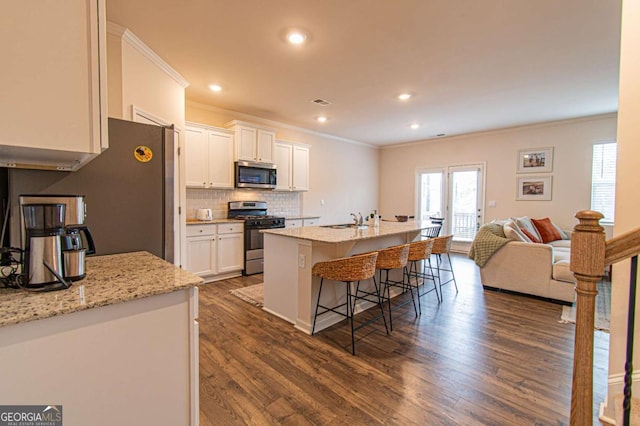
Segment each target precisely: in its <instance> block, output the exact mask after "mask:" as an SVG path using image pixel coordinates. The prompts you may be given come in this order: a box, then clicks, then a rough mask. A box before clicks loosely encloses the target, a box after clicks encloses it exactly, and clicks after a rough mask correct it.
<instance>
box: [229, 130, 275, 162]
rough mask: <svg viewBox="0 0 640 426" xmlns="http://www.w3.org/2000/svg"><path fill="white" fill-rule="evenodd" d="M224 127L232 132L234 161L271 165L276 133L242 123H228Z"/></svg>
mask: <svg viewBox="0 0 640 426" xmlns="http://www.w3.org/2000/svg"><path fill="white" fill-rule="evenodd" d="M225 127H227V128H229V129H231V130H232V131H233V132H234V137H235V147H236V148H235V160H236V161H237V160H240V161H258V162H261V163H273V161H274V148H275V142H276V131H275V130H274V129H269V128H266V127H261V126H258V125H255V124H251V123H246V122H244V121H238V120H234V121H230V122H229V123H227V124H225Z"/></svg>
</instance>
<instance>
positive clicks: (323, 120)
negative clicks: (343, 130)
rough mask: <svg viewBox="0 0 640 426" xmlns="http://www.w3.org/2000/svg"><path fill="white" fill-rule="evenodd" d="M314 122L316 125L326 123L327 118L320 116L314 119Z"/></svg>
mask: <svg viewBox="0 0 640 426" xmlns="http://www.w3.org/2000/svg"><path fill="white" fill-rule="evenodd" d="M316 120H317V121H318V123H326V122H327V120H328V118H327V117H325V116H324V115H321V116H320V117H318V118H316Z"/></svg>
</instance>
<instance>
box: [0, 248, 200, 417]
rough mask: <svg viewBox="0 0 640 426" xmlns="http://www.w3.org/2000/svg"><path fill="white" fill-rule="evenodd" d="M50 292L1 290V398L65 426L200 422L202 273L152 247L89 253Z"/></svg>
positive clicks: (3, 401)
mask: <svg viewBox="0 0 640 426" xmlns="http://www.w3.org/2000/svg"><path fill="white" fill-rule="evenodd" d="M86 271H87V276H86V278H85V279H83V280H81V281H77V282H75V283H74V284H73V285H72V286H71V287H70V288H69V289H66V290H59V291H53V292H49V293H32V292H28V291H26V290H15V289H0V359H2V361H3V362H2V363H0V377H2V385H0V401H1V402H2V404H27V405H38V404H44V405H50V404H56V405H62V406H63V420H64V423H65V424H91V425H112V424H122V425H125V424H127V425H129V424H130V425H134V424H160V425H176V424H181V425H183V424H184V425H186V424H191V425H197V424H198V403H199V398H198V323H197V321H196V319H197V316H198V309H197V307H198V297H197V287H196V285H198V284H200V283H201V282H202V279H201V278H199V277H197V276H195V275H192V274H190V273H189V272H186V271H184V270H182V269H179V268H177V267H175V266H174V265H172V264H170V263H168V262H166V261H164V260H162V259H160V258H158V257H156V256H153V255H151V254H149V253H146V252H135V253H125V254H117V255H108V256H95V257H88V258H87V264H86Z"/></svg>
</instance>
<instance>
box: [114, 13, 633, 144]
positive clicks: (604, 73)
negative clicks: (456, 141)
mask: <svg viewBox="0 0 640 426" xmlns="http://www.w3.org/2000/svg"><path fill="white" fill-rule="evenodd" d="M620 3H621V0H562V1H558V0H395V1H389V0H270V1H266V0H183V1H177V0H173V1H172V0H107V19H108V20H110V21H113V22H115V23H117V24H120V25H122V26H124V27H126V28H128V29H129V30H131V31H132V32H133V33H134V34H135V35H136V36H138V37H139V38H141V39H142V40H143V41H144V42H145V43H146V44H147V45H148V46H149V47H150V48H151V49H153V50H154V51H155V52H156V53H157V54H158V55H159V56H160V57H162V58H163V59H164V60H165V61H166V62H167V63H169V64H170V65H171V66H172V67H173V68H175V69H176V70H177V71H178V72H179V73H180V74H182V75H183V76H184V77H185V78H186V79H187V80H188V81H189V82H190V83H191V85H190V86H189V87H188V88H187V90H186V97H187V100H191V101H195V102H199V103H204V104H208V105H213V106H217V107H221V108H225V109H230V110H234V111H239V112H244V113H247V114H252V115H255V116H259V117H263V118H267V119H271V120H276V121H281V122H284V123H289V124H292V125H296V126H301V127H304V128H308V129H312V130H316V131H320V132H323V133H327V134H331V135H335V136H339V137H343V138H347V139H352V140H356V141H361V142H366V143H370V144H376V145H388V144H394V143H402V142H409V141H415V140H422V139H428V138H432V137H435V136H436V135H438V134H441V133H444V134H446V135H447V136H450V135H456V134H463V133H470V132H477V131H483V130H489V129H496V128H504V127H511V126H517V125H523V124H530V123H536V122H544V121H551V120H560V119H566V118H574V117H582V116H588V115H595V114H601V113H607V112H612V111H616V110H617V105H618V62H619V38H620V36H619V34H620V13H621V5H620ZM291 27H298V28H303V29H305V30H306V31H308V32H309V40H308V42H307V43H306V44H305V45H304V46H301V47H300V46H298V47H295V46H291V45H289V44H287V43H285V42H284V40H283V34H284V32H285V31H286V30H287V29H288V28H291ZM212 83H218V84H220V85H222V86H223V88H224V90H223V91H222V92H220V93H213V92H211V91H210V90H209V89H208V85H209V84H212ZM406 91H408V92H411V93H413V94H414V97H413V98H412V99H411V100H409V101H408V102H400V101H399V100H397V99H396V96H397V95H398V94H400V93H402V92H406ZM317 98H322V99H325V100H328V101H330V102H331V105H329V106H324V107H323V106H319V105H316V104H314V103H312V102H311V101H312V100H313V99H317ZM320 114H325V115H326V116H327V117H329V121H327V122H326V123H324V124H320V123H317V122H316V121H315V117H317V116H318V115H320ZM414 122H415V123H419V124H420V125H421V127H420V128H419V129H417V130H412V129H410V128H409V127H408V126H409V125H410V124H411V123H414Z"/></svg>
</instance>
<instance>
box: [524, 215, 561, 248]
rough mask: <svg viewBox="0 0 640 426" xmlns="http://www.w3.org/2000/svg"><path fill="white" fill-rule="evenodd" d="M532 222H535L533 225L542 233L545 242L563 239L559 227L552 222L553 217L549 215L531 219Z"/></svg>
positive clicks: (541, 236)
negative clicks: (550, 217)
mask: <svg viewBox="0 0 640 426" xmlns="http://www.w3.org/2000/svg"><path fill="white" fill-rule="evenodd" d="M531 222H533V226H535V227H536V229H537V230H538V234H540V238H541V239H542V242H543V243H550V242H551V241H557V240H561V239H562V235H560V232H558V228H556V227H555V226H554V225H553V223H551V219H549V218H548V217H545V218H544V219H531Z"/></svg>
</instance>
